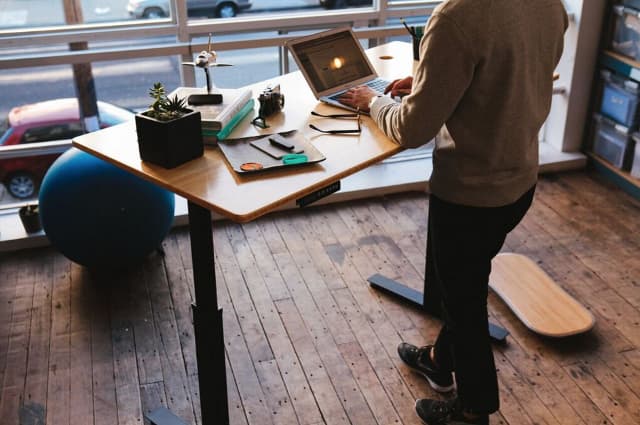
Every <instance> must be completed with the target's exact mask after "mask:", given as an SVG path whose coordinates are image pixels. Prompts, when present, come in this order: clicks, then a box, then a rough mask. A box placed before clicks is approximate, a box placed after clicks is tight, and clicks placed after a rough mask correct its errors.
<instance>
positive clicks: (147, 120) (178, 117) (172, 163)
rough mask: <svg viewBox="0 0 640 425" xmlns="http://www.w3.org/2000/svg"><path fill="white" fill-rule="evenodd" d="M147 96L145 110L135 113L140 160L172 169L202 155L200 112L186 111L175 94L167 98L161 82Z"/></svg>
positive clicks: (181, 100) (184, 105)
mask: <svg viewBox="0 0 640 425" xmlns="http://www.w3.org/2000/svg"><path fill="white" fill-rule="evenodd" d="M149 96H151V97H152V98H153V103H152V104H151V105H150V106H149V109H147V110H146V111H144V112H140V113H138V114H136V131H137V133H138V148H139V151H140V158H141V159H142V160H143V161H147V162H151V163H153V164H157V165H161V166H163V167H165V168H174V167H177V166H178V165H180V164H183V163H185V162H187V161H190V160H192V159H194V158H197V157H199V156H202V154H203V153H204V146H203V143H202V128H201V123H200V112H198V111H193V110H191V109H188V108H187V107H186V103H185V100H184V99H180V98H178V96H177V95H175V96H173V97H171V98H169V97H168V96H167V93H166V91H165V88H164V86H163V85H162V83H155V84H154V85H153V87H152V88H151V89H150V90H149Z"/></svg>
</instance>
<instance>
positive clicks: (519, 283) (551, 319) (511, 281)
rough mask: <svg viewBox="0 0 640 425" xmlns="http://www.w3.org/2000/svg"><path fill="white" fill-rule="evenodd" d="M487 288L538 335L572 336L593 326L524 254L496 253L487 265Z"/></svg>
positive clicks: (589, 317) (580, 308)
mask: <svg viewBox="0 0 640 425" xmlns="http://www.w3.org/2000/svg"><path fill="white" fill-rule="evenodd" d="M489 286H490V287H491V289H493V291H494V292H495V293H496V294H497V295H498V296H499V297H500V298H502V300H503V301H504V302H505V303H506V304H507V305H508V306H509V308H511V310H512V311H513V312H514V314H515V315H516V316H517V317H518V318H519V319H520V320H521V321H522V323H524V324H525V326H526V327H528V328H529V329H531V330H532V331H533V332H536V333H539V334H541V335H545V336H550V337H565V336H570V335H575V334H579V333H582V332H586V331H588V330H590V329H591V328H593V325H594V324H595V319H594V317H593V315H592V314H591V312H590V311H589V310H587V309H586V308H585V307H584V306H583V305H582V304H580V303H579V302H578V301H577V300H576V299H575V298H573V297H572V296H571V295H569V294H568V293H567V292H566V291H565V290H564V289H562V288H561V287H560V286H559V285H558V284H557V283H556V282H555V281H554V280H553V279H551V277H549V275H548V274H547V273H545V272H544V270H542V269H541V268H540V267H539V266H538V265H537V264H536V263H534V262H533V261H532V260H531V259H529V258H527V257H525V256H524V255H521V254H513V253H502V254H498V255H497V256H496V257H495V258H494V259H493V262H492V264H491V275H490V277H489Z"/></svg>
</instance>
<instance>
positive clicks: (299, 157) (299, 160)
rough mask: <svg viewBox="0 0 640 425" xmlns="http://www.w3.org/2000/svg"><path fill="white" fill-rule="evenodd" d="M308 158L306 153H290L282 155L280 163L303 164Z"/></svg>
mask: <svg viewBox="0 0 640 425" xmlns="http://www.w3.org/2000/svg"><path fill="white" fill-rule="evenodd" d="M308 160H309V158H307V155H303V154H301V153H290V154H288V155H284V156H283V157H282V163H283V164H284V165H295V164H304V163H305V162H307V161H308Z"/></svg>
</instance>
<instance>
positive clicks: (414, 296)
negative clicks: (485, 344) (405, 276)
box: [367, 274, 509, 342]
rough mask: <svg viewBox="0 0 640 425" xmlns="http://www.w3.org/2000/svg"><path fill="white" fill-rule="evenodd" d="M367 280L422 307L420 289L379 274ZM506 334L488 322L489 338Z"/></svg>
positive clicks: (502, 329) (499, 340) (422, 298)
mask: <svg viewBox="0 0 640 425" xmlns="http://www.w3.org/2000/svg"><path fill="white" fill-rule="evenodd" d="M367 280H368V281H369V283H370V284H371V286H372V287H374V288H376V289H381V290H383V291H384V292H387V293H389V294H391V295H394V296H396V297H400V298H402V299H403V300H405V301H408V302H410V303H411V304H413V306H414V307H419V308H421V309H423V307H424V294H423V293H422V292H420V291H416V290H415V289H412V288H409V287H408V286H405V285H403V284H401V283H398V282H396V281H395V280H391V279H389V278H387V277H384V276H382V275H380V274H374V275H373V276H371V277H369V279H367ZM423 310H424V309H423ZM507 335H509V331H507V330H506V329H505V328H503V327H501V326H498V325H495V324H493V323H491V322H489V336H491V339H493V340H494V341H496V342H505V341H506V338H507Z"/></svg>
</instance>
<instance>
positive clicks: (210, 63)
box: [182, 34, 232, 105]
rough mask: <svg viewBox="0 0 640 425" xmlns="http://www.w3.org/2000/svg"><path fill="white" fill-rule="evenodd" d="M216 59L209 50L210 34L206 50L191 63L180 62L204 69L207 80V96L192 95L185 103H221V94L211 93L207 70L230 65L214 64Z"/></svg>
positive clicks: (215, 54) (214, 54)
mask: <svg viewBox="0 0 640 425" xmlns="http://www.w3.org/2000/svg"><path fill="white" fill-rule="evenodd" d="M217 59H218V55H217V53H216V52H214V51H213V50H211V34H209V45H208V47H207V50H203V51H201V52H200V53H199V54H198V56H196V59H195V60H194V61H193V62H182V64H183V65H187V66H194V67H197V68H202V69H204V74H205V77H206V79H207V94H192V95H191V96H189V98H188V99H187V102H189V103H190V104H192V105H204V104H217V103H222V94H220V93H211V76H210V75H209V68H211V67H217V66H232V65H231V64H229V63H218V62H216V60H217Z"/></svg>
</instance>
